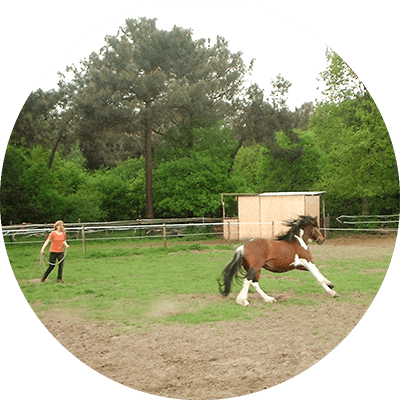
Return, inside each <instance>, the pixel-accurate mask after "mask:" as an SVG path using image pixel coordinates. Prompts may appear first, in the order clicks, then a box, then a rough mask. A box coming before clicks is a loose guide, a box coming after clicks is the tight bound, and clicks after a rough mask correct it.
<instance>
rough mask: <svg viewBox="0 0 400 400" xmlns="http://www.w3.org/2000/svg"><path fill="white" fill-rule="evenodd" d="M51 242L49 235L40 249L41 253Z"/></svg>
mask: <svg viewBox="0 0 400 400" xmlns="http://www.w3.org/2000/svg"><path fill="white" fill-rule="evenodd" d="M49 242H50V238H49V237H48V238H47V239H46V241H45V242H44V243H43V246H42V250H40V252H41V253H44V249H45V248H46V247H47V245H48V244H49Z"/></svg>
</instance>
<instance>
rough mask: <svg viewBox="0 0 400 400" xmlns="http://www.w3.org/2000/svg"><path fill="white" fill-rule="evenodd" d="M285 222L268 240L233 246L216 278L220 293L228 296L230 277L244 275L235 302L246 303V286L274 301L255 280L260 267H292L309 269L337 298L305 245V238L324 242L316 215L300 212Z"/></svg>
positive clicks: (306, 243) (279, 268)
mask: <svg viewBox="0 0 400 400" xmlns="http://www.w3.org/2000/svg"><path fill="white" fill-rule="evenodd" d="M285 225H286V226H288V227H289V230H288V231H287V232H286V233H282V234H280V235H279V236H277V237H276V238H274V239H272V240H271V239H256V240H251V241H250V242H249V243H248V244H247V245H242V246H240V247H238V248H237V249H236V251H235V254H234V256H233V259H232V261H231V262H230V263H229V264H228V265H227V266H226V267H225V268H224V269H223V271H222V274H221V276H220V278H219V279H218V284H219V290H220V293H221V295H222V296H228V294H229V293H230V291H231V284H232V280H233V277H235V278H236V280H239V279H243V278H244V280H243V288H242V290H241V291H240V293H239V295H238V296H237V298H236V302H237V303H238V304H239V305H242V306H248V305H249V302H248V301H247V294H248V291H249V287H250V285H251V286H252V287H253V288H254V289H255V290H256V291H257V292H258V294H260V296H261V297H262V298H263V300H264V301H265V302H267V303H273V302H275V301H276V300H275V298H273V297H270V296H268V295H267V294H266V293H264V292H263V290H262V289H261V288H260V285H259V283H258V281H259V279H260V274H261V269H262V268H264V269H266V270H267V271H270V272H277V273H281V272H287V271H291V270H293V269H298V270H302V271H309V272H311V274H312V275H313V276H314V277H315V279H316V280H317V282H318V283H319V284H320V285H321V286H322V287H323V288H324V289H325V291H326V292H327V293H328V294H329V295H330V296H332V297H338V294H337V293H336V292H335V291H334V290H332V289H333V287H334V285H333V284H332V282H330V281H329V280H328V279H326V278H325V277H324V276H323V275H322V274H321V272H320V271H319V270H318V268H317V267H316V266H315V264H313V262H312V257H311V253H310V250H309V248H308V241H309V239H313V240H315V241H316V242H317V244H319V245H321V244H322V243H324V241H325V238H324V236H323V235H322V233H321V231H320V229H319V225H318V220H317V217H311V216H309V215H300V216H299V218H298V219H292V220H288V221H286V222H285ZM242 267H243V268H244V271H243V268H242Z"/></svg>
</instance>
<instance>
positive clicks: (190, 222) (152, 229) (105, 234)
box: [2, 215, 399, 252]
mask: <svg viewBox="0 0 400 400" xmlns="http://www.w3.org/2000/svg"><path fill="white" fill-rule="evenodd" d="M398 217H399V215H389V216H377V215H374V216H346V215H341V216H340V217H337V218H336V221H337V222H339V223H340V226H339V227H325V228H321V230H322V231H325V235H327V234H328V232H333V231H338V232H370V233H381V234H382V233H395V232H397V231H398V223H399V219H398ZM370 218H371V219H370ZM373 218H374V219H373ZM395 218H397V219H395ZM356 219H359V220H358V221H356ZM360 219H361V220H360ZM362 219H363V220H362ZM284 223H285V221H270V222H257V223H251V222H247V223H243V222H239V221H237V220H234V221H230V220H225V221H222V219H221V218H189V219H187V218H176V219H172V218H170V219H157V220H144V219H143V220H134V221H113V222H87V223H86V222H85V223H75V224H73V223H66V224H65V230H66V232H67V234H68V241H82V243H83V248H84V252H86V241H90V240H110V239H112V240H121V239H132V240H133V239H143V238H160V237H163V239H164V245H165V246H166V245H167V238H176V237H179V238H183V237H187V238H193V237H199V236H201V237H211V236H212V237H222V236H224V238H225V239H226V240H228V241H229V243H230V242H231V241H236V240H238V235H237V234H236V235H235V234H234V232H238V229H239V227H240V226H243V227H245V226H247V225H259V226H260V228H261V226H266V225H272V232H273V234H279V233H280V231H281V230H282V231H283V230H284ZM371 224H372V225H375V226H376V225H378V224H380V225H382V227H380V228H377V227H371ZM363 225H365V226H363ZM368 226H370V227H368ZM278 227H279V228H278ZM53 229H54V226H53V224H51V225H50V224H22V225H8V226H2V234H3V238H4V239H5V238H6V237H8V238H9V241H8V242H6V241H5V242H6V244H11V243H14V244H26V243H42V242H43V241H44V240H45V238H46V237H47V235H48V233H49V232H51V231H52V230H53ZM278 230H279V231H278ZM18 236H24V237H27V238H30V239H29V240H26V241H20V240H19V238H18V239H17V237H18ZM35 238H36V239H38V240H35Z"/></svg>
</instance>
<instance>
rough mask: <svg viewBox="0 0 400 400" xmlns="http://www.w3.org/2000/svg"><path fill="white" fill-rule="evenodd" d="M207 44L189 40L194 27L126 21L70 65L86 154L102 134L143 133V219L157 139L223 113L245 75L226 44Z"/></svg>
mask: <svg viewBox="0 0 400 400" xmlns="http://www.w3.org/2000/svg"><path fill="white" fill-rule="evenodd" d="M205 42H206V41H205V40H204V39H200V40H198V41H193V39H192V32H191V30H185V29H183V28H179V27H176V26H175V27H174V28H173V29H172V30H171V31H162V30H158V29H157V28H156V20H155V19H146V18H141V19H139V20H132V19H128V20H126V26H125V27H124V28H120V30H119V32H118V34H117V35H116V36H107V37H106V45H105V46H104V47H103V48H102V49H101V51H100V52H99V54H96V53H92V54H91V56H90V57H89V60H87V61H84V62H83V68H82V69H81V70H78V69H77V68H76V67H72V68H71V70H72V71H73V73H74V79H73V82H72V84H71V85H69V88H70V93H71V97H70V99H71V102H72V104H73V106H74V107H75V110H76V113H77V116H78V120H79V131H80V134H81V144H82V147H83V151H84V153H85V154H89V153H90V152H93V150H96V149H93V138H95V137H96V135H99V134H101V135H104V132H111V133H113V134H114V133H123V134H126V135H131V136H136V135H143V137H144V158H145V171H146V217H147V218H153V217H154V211H153V172H152V171H153V154H152V152H153V147H152V143H153V138H154V135H163V134H164V133H165V132H166V131H167V129H169V128H171V126H173V125H175V126H176V127H178V126H180V125H182V124H184V123H188V122H189V121H190V120H193V119H196V118H198V117H199V116H200V115H202V114H203V113H204V114H205V115H206V116H208V115H213V116H215V115H220V114H221V113H223V112H224V110H226V109H227V107H228V108H229V103H230V102H231V101H232V99H233V98H234V97H235V95H237V94H238V92H239V91H240V89H241V85H242V80H243V76H244V74H245V73H246V71H247V70H246V68H245V66H244V63H243V61H242V60H241V57H240V53H237V54H231V53H230V51H229V50H228V48H227V42H226V41H225V40H224V39H222V38H217V42H216V44H215V45H214V46H213V47H210V46H209V47H206V46H205ZM61 84H62V86H63V87H64V88H67V87H68V85H67V84H66V83H65V81H62V82H61ZM214 118H215V117H214ZM215 119H216V118H215Z"/></svg>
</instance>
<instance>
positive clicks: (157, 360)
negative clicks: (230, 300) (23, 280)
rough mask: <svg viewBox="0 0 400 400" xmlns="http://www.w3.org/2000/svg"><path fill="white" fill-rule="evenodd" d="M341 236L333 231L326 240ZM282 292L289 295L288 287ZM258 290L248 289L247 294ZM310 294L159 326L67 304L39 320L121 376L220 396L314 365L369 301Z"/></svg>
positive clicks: (164, 388)
mask: <svg viewBox="0 0 400 400" xmlns="http://www.w3.org/2000/svg"><path fill="white" fill-rule="evenodd" d="M345 243H346V245H348V243H349V242H348V240H346V241H345ZM394 243H395V240H394V238H381V237H377V238H375V239H373V240H371V239H365V238H364V239H362V238H357V239H354V245H355V246H363V245H365V246H382V245H383V246H391V247H393V246H394ZM343 244H344V242H343V240H342V239H332V240H327V241H326V242H325V244H324V246H327V247H328V246H341V245H343ZM282 296H283V297H284V296H286V297H289V298H290V296H291V293H290V292H288V293H285V294H283V295H282ZM355 296H356V295H355ZM256 297H257V295H256V294H250V296H249V300H250V302H252V301H255V299H256ZM283 297H282V298H281V299H280V298H278V297H277V300H278V301H279V300H281V301H283V300H284V298H283ZM313 297H314V298H315V299H316V300H318V301H317V302H316V304H317V305H302V306H300V305H298V306H291V307H290V310H287V311H284V312H277V311H273V310H272V309H271V310H266V311H265V315H264V317H263V318H258V319H253V320H251V321H247V322H229V323H227V322H220V323H216V324H209V325H208V324H203V325H201V326H181V325H171V326H154V327H152V328H151V329H149V330H147V331H146V332H143V331H142V332H139V331H138V330H135V329H134V328H132V329H131V330H129V329H127V327H125V326H119V325H117V324H102V325H99V324H96V323H82V322H79V321H78V320H76V319H75V318H74V317H73V316H71V315H68V314H67V313H66V312H57V313H55V312H54V313H49V314H47V315H45V316H42V318H41V320H42V322H43V324H44V325H45V326H46V328H47V329H48V330H49V331H50V332H51V333H52V334H53V335H54V336H55V338H56V339H57V340H58V341H59V342H60V343H61V344H62V345H63V346H64V347H65V348H66V349H68V350H69V351H70V352H71V353H72V354H74V355H75V356H76V357H77V358H78V359H80V360H81V361H83V362H84V363H85V364H87V365H88V366H90V367H91V368H93V369H94V370H96V371H98V372H100V373H101V374H103V375H105V376H106V377H108V378H111V379H113V380H114V381H116V382H119V383H121V384H124V385H126V386H128V387H132V388H134V389H137V390H140V391H143V392H146V393H150V394H155V395H158V396H163V397H169V398H177V399H197V400H208V399H223V398H229V397H235V396H241V395H245V394H250V393H254V392H257V391H260V390H263V389H266V388H269V387H271V386H274V385H277V384H279V383H281V382H284V381H286V380H288V379H289V378H292V377H294V376H296V375H298V374H299V373H301V372H302V371H304V370H306V369H307V368H309V367H311V366H312V365H313V364H315V363H316V362H317V361H319V360H321V359H322V358H323V357H324V356H325V355H327V354H328V353H329V352H330V351H332V350H333V349H334V348H335V347H336V346H337V345H338V344H339V343H340V342H341V341H342V340H343V339H344V338H345V337H346V336H347V335H348V334H349V333H350V331H351V330H352V329H353V328H354V327H355V325H356V324H357V323H358V321H359V320H360V319H361V317H362V316H363V315H364V313H365V312H366V310H367V308H368V306H365V305H361V304H358V303H357V302H354V303H347V302H346V303H344V302H338V301H335V300H334V299H331V298H329V297H327V296H326V295H325V294H324V293H322V292H321V294H318V295H317V294H314V295H313ZM165 312H168V310H166V311H165Z"/></svg>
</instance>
